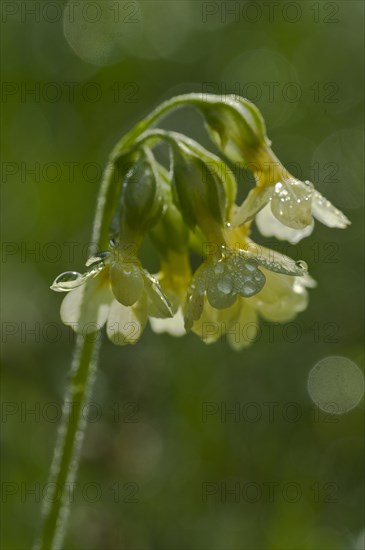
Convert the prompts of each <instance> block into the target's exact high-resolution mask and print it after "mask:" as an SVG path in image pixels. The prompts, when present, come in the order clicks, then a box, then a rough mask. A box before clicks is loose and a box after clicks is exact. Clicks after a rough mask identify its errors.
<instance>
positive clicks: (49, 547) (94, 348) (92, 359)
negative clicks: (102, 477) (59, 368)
mask: <svg viewBox="0 0 365 550" xmlns="http://www.w3.org/2000/svg"><path fill="white" fill-rule="evenodd" d="M98 341H99V338H98V334H97V333H93V334H89V335H88V336H87V337H85V338H84V337H83V336H82V335H79V336H78V338H77V343H76V348H75V353H74V358H73V361H72V366H71V379H70V382H69V386H68V388H67V390H66V396H65V400H64V404H63V411H62V423H61V426H60V428H59V431H58V436H57V442H56V446H55V451H54V455H53V460H52V465H51V469H50V476H49V483H48V486H47V487H48V488H49V490H47V498H46V499H45V500H44V501H43V510H42V513H43V517H44V523H43V529H42V533H41V536H40V538H39V540H37V541H36V543H35V545H34V548H35V549H37V550H38V549H39V550H56V549H58V548H61V546H62V542H63V538H64V534H65V526H66V522H67V518H68V512H69V505H70V501H71V500H72V494H73V484H74V482H75V479H76V475H77V470H78V465H79V462H80V451H81V446H82V442H83V439H84V433H85V427H86V420H85V418H86V415H85V408H86V406H87V403H88V401H89V399H90V394H91V391H92V387H93V382H94V380H95V377H96V365H97V355H98V351H99V343H98Z"/></svg>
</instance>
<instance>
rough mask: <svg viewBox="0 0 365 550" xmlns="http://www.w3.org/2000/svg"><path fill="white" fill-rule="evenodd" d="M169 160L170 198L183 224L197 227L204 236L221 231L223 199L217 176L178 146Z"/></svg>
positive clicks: (190, 152)
mask: <svg viewBox="0 0 365 550" xmlns="http://www.w3.org/2000/svg"><path fill="white" fill-rule="evenodd" d="M173 159H174V178H173V191H174V195H175V197H174V198H175V200H176V202H177V205H178V206H179V209H180V211H181V213H182V215H183V218H184V219H185V221H186V223H187V224H188V225H189V226H190V227H192V228H193V227H195V226H196V225H198V226H200V228H201V229H202V230H203V232H204V233H205V234H209V233H210V231H213V230H214V228H216V227H222V226H223V224H224V221H225V215H226V195H225V190H224V186H223V184H222V182H221V181H220V179H219V177H218V176H217V174H216V173H214V172H213V171H212V170H211V168H210V167H209V166H208V165H207V164H205V163H204V162H203V161H202V160H201V158H200V157H199V156H198V155H195V154H194V153H193V152H192V151H191V150H189V149H188V148H187V147H185V146H184V145H182V144H179V145H176V146H174V147H173Z"/></svg>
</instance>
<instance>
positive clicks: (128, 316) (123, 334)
mask: <svg viewBox="0 0 365 550" xmlns="http://www.w3.org/2000/svg"><path fill="white" fill-rule="evenodd" d="M146 322H147V307H146V298H145V296H143V297H142V298H141V299H140V300H139V301H138V302H137V303H136V304H135V305H134V306H130V307H127V306H123V305H122V304H120V303H119V302H118V301H117V300H113V303H112V305H111V307H110V312H109V316H108V322H107V327H106V331H107V335H108V338H109V339H110V340H111V341H112V342H113V344H116V345H118V346H125V345H127V344H136V343H137V342H138V340H139V339H140V337H141V335H142V332H143V330H144V328H145V326H146Z"/></svg>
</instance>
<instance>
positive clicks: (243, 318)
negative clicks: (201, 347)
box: [51, 94, 349, 349]
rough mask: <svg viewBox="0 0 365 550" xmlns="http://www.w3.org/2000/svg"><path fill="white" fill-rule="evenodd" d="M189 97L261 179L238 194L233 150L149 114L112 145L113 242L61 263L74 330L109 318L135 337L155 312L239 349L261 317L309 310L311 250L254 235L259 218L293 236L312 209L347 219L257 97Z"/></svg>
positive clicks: (341, 221) (334, 222) (277, 232)
mask: <svg viewBox="0 0 365 550" xmlns="http://www.w3.org/2000/svg"><path fill="white" fill-rule="evenodd" d="M182 104H191V105H193V106H194V107H196V108H197V109H198V110H199V111H200V113H201V114H202V116H203V118H204V122H205V125H206V128H207V130H208V133H209V135H210V136H211V137H212V139H213V141H214V142H215V144H216V146H217V147H218V149H219V150H220V151H221V152H222V154H223V155H224V156H225V157H227V158H228V160H229V161H231V162H234V163H238V164H239V165H242V166H245V167H247V166H250V168H251V169H252V170H253V172H254V175H255V178H256V184H257V185H256V187H255V188H254V189H253V190H251V191H250V192H249V193H248V195H247V197H246V199H245V200H244V202H243V203H242V204H241V205H240V206H239V205H237V204H236V197H237V183H236V180H235V177H234V176H233V172H232V170H230V168H229V166H227V164H226V163H225V161H223V160H222V159H221V158H220V157H218V156H217V155H214V154H212V153H210V152H209V151H208V150H206V149H205V148H203V147H202V146H201V145H199V144H198V143H197V142H195V141H194V140H192V139H190V138H188V137H186V136H185V135H182V134H179V133H176V132H172V131H165V130H159V129H152V130H151V129H149V125H150V124H152V122H154V121H155V120H156V119H157V118H158V117H157V116H156V115H153V116H152V115H151V116H150V118H149V119H148V118H147V119H146V120H147V122H146V121H144V122H141V123H140V124H139V125H137V126H136V128H135V129H133V130H132V131H131V132H130V134H129V135H128V136H127V137H126V138H124V139H123V140H122V142H121V144H122V145H121V146H119V147H117V148H116V150H115V151H114V153H113V156H112V163H113V167H118V170H117V171H116V172H117V175H118V177H117V178H116V181H115V184H114V187H112V189H111V191H110V193H109V195H108V200H109V201H110V205H109V203H108V209H107V212H108V216H109V218H110V237H111V238H112V240H111V244H110V245H108V246H107V247H106V249H103V250H102V251H98V252H96V253H95V254H93V255H92V257H91V258H89V259H88V261H87V263H86V271H85V273H83V274H80V273H77V272H66V273H63V274H61V275H60V276H58V277H57V278H56V280H55V281H54V283H53V285H52V287H51V288H52V289H53V290H56V291H60V292H68V294H67V296H66V297H65V298H64V301H63V303H62V305H61V318H62V320H63V322H64V323H65V324H67V325H69V326H72V328H73V329H74V330H75V331H76V332H81V333H85V332H87V331H88V330H90V331H95V330H99V329H100V328H101V327H102V326H103V325H105V324H106V331H107V335H108V337H109V338H110V339H111V340H112V341H113V342H114V343H116V344H118V345H124V344H133V343H136V342H137V341H138V339H139V338H140V336H141V334H142V332H143V330H144V328H145V326H146V324H147V321H148V319H149V320H150V323H151V326H152V329H153V330H154V331H155V332H158V333H160V332H164V331H167V332H170V334H173V335H175V336H180V335H183V334H185V332H186V331H193V332H195V333H196V334H198V335H199V336H200V337H201V338H202V340H203V341H204V342H205V343H211V342H215V341H217V340H219V339H223V338H226V339H227V341H228V343H229V344H230V345H231V346H232V347H233V348H234V349H241V348H244V347H246V346H247V345H249V344H250V343H252V342H253V341H254V338H255V334H256V333H257V329H258V322H259V318H260V317H262V318H264V319H266V320H269V321H275V322H287V321H289V320H292V319H293V318H294V317H295V316H296V315H297V314H298V313H299V312H301V311H303V310H304V309H305V308H306V307H307V303H308V292H307V288H310V287H312V286H314V284H315V283H314V281H313V279H312V278H311V277H310V276H309V274H308V269H307V266H306V264H305V263H304V262H295V261H293V260H291V259H290V258H288V257H287V256H284V255H282V254H279V253H278V252H275V251H273V250H269V249H267V248H264V247H262V246H260V245H258V244H255V243H253V241H252V240H251V239H250V226H251V224H252V222H253V220H256V223H257V225H258V227H259V229H260V231H261V233H262V234H263V235H265V236H269V235H270V236H272V235H273V236H276V237H278V238H280V239H282V238H285V239H287V240H289V241H290V242H297V241H298V240H300V239H301V238H303V237H305V236H307V235H309V234H310V233H311V232H312V231H313V226H314V221H313V217H315V218H317V219H318V220H320V221H321V222H323V223H325V224H326V225H328V226H329V227H339V228H345V227H346V226H347V225H348V224H349V220H348V219H347V218H346V216H345V215H344V214H342V212H340V211H339V210H337V209H336V208H335V207H334V206H333V205H331V203H330V202H329V201H327V200H326V199H325V198H324V197H322V195H320V193H319V192H318V191H316V190H315V189H314V186H313V184H311V183H309V182H301V181H299V180H298V179H296V178H294V177H293V176H292V175H290V174H289V173H288V172H286V171H285V169H284V167H283V166H282V165H281V163H280V161H279V160H278V159H277V157H276V156H275V155H274V153H273V152H272V151H271V148H270V145H271V142H270V141H269V139H268V138H267V136H266V128H265V123H264V121H263V118H262V116H261V114H260V112H259V111H258V110H257V108H256V107H255V106H254V105H253V104H252V103H251V102H249V101H247V100H245V99H243V98H236V97H233V96H226V97H225V98H221V97H219V96H213V95H212V96H205V97H204V96H202V95H199V94H190V95H187V96H181V97H179V98H176V105H179V106H181V105H182ZM164 111H166V105H165V104H164V105H163V106H162V108H161V112H164ZM131 136H133V138H132V137H131ZM160 145H163V146H165V147H166V146H167V148H168V151H169V161H168V162H167V165H163V164H161V163H160V162H158V161H157V160H156V154H155V148H156V147H157V146H160ZM109 218H108V219H109ZM146 237H148V238H149V241H150V243H152V245H153V247H154V248H155V250H156V252H157V254H158V256H159V259H160V269H159V271H158V273H156V274H155V275H151V274H150V273H149V272H148V271H147V270H146V269H145V268H144V267H143V265H142V263H141V261H140V259H139V251H140V247H141V244H142V242H143V241H144V240H145V238H146ZM197 256H198V257H200V265H198V266H197V267H196V269H195V270H194V269H193V268H192V265H193V264H194V265H195V264H196V260H197ZM192 260H193V262H192Z"/></svg>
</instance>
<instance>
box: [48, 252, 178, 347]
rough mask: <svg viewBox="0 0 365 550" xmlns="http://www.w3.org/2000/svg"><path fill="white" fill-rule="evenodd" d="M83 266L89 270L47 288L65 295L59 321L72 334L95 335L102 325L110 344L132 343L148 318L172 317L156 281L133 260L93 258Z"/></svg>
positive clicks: (65, 276)
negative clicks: (60, 320) (68, 328)
mask: <svg viewBox="0 0 365 550" xmlns="http://www.w3.org/2000/svg"><path fill="white" fill-rule="evenodd" d="M104 254H105V253H104ZM86 265H87V267H89V270H88V271H87V272H86V273H85V274H83V275H81V274H79V273H74V272H68V273H64V274H61V275H59V276H58V277H57V278H56V280H55V282H54V283H53V285H52V287H51V288H52V289H53V290H56V291H59V292H68V294H67V296H65V298H64V300H63V302H62V305H61V319H62V321H63V323H65V324H66V325H69V326H71V327H72V328H73V329H74V330H75V331H76V332H78V333H82V334H85V333H86V334H87V333H90V332H95V331H97V330H100V329H101V328H102V327H103V326H104V325H105V324H106V331H107V335H108V337H109V339H110V340H111V341H112V342H113V343H115V344H118V345H125V344H135V343H136V342H137V341H138V340H139V338H140V336H141V334H142V332H143V330H144V328H145V326H146V323H147V320H148V317H149V316H154V317H172V315H173V313H172V309H171V306H170V304H169V301H168V300H167V298H166V296H165V295H164V293H163V292H162V290H161V288H160V286H159V284H158V281H157V279H155V277H153V276H152V275H150V273H148V271H146V270H145V269H143V267H142V266H141V264H140V262H139V261H138V260H137V258H131V259H129V260H126V259H120V258H114V259H112V260H110V259H109V258H107V259H105V257H104V258H102V259H101V258H100V256H96V257H94V258H91V259H90V260H89V261H88V262H87V264H86Z"/></svg>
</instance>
